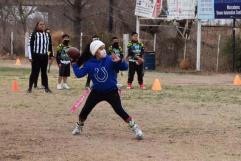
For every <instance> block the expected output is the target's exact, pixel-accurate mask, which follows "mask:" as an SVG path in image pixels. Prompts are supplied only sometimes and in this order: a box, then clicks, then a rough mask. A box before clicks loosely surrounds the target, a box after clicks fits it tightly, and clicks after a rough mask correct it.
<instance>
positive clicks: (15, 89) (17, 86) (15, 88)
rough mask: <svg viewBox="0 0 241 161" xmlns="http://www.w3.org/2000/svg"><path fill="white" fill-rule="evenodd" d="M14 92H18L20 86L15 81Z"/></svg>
mask: <svg viewBox="0 0 241 161" xmlns="http://www.w3.org/2000/svg"><path fill="white" fill-rule="evenodd" d="M12 91H13V92H18V91H19V85H18V81H17V80H14V81H13V83H12Z"/></svg>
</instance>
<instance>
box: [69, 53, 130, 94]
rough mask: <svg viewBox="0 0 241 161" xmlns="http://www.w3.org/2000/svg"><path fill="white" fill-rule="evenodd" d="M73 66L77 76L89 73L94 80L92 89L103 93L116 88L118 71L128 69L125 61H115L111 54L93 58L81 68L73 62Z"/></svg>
mask: <svg viewBox="0 0 241 161" xmlns="http://www.w3.org/2000/svg"><path fill="white" fill-rule="evenodd" d="M72 67H73V71H74V73H75V75H76V77H77V78H81V77H84V76H85V75H87V74H88V75H89V76H90V79H91V80H92V82H93V86H92V89H93V90H95V91H97V92H102V93H107V92H110V91H112V90H116V89H117V86H116V84H117V80H116V78H117V73H116V71H117V70H127V69H128V65H127V63H126V62H125V61H120V62H113V60H112V58H111V56H106V57H105V58H103V59H100V60H97V59H96V58H91V59H90V60H88V61H87V62H86V63H85V64H84V66H83V67H81V68H80V67H79V66H78V65H77V64H73V65H72Z"/></svg>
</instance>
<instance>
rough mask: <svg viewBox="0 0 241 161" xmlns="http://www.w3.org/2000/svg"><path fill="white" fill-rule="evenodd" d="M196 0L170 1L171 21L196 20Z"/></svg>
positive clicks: (169, 16) (168, 2)
mask: <svg viewBox="0 0 241 161" xmlns="http://www.w3.org/2000/svg"><path fill="white" fill-rule="evenodd" d="M195 3H196V0H168V1H167V5H168V15H167V17H168V18H170V19H194V18H195Z"/></svg>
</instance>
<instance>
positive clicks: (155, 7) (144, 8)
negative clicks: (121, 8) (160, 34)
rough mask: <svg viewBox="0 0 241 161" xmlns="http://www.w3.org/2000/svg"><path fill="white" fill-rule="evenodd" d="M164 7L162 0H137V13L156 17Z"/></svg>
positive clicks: (142, 15)
mask: <svg viewBox="0 0 241 161" xmlns="http://www.w3.org/2000/svg"><path fill="white" fill-rule="evenodd" d="M161 9H162V0H136V8H135V15H136V16H141V17H146V18H155V17H158V16H159V14H160V12H161Z"/></svg>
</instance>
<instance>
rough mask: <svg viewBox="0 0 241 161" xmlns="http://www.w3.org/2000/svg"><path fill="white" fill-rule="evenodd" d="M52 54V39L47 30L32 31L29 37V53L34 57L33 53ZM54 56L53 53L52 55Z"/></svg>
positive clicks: (30, 56)
mask: <svg viewBox="0 0 241 161" xmlns="http://www.w3.org/2000/svg"><path fill="white" fill-rule="evenodd" d="M48 52H50V54H52V53H53V52H52V41H51V36H50V34H48V33H46V32H32V33H31V34H30V38H29V45H28V55H29V59H32V55H33V54H42V55H44V54H48ZM50 56H52V55H50Z"/></svg>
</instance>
